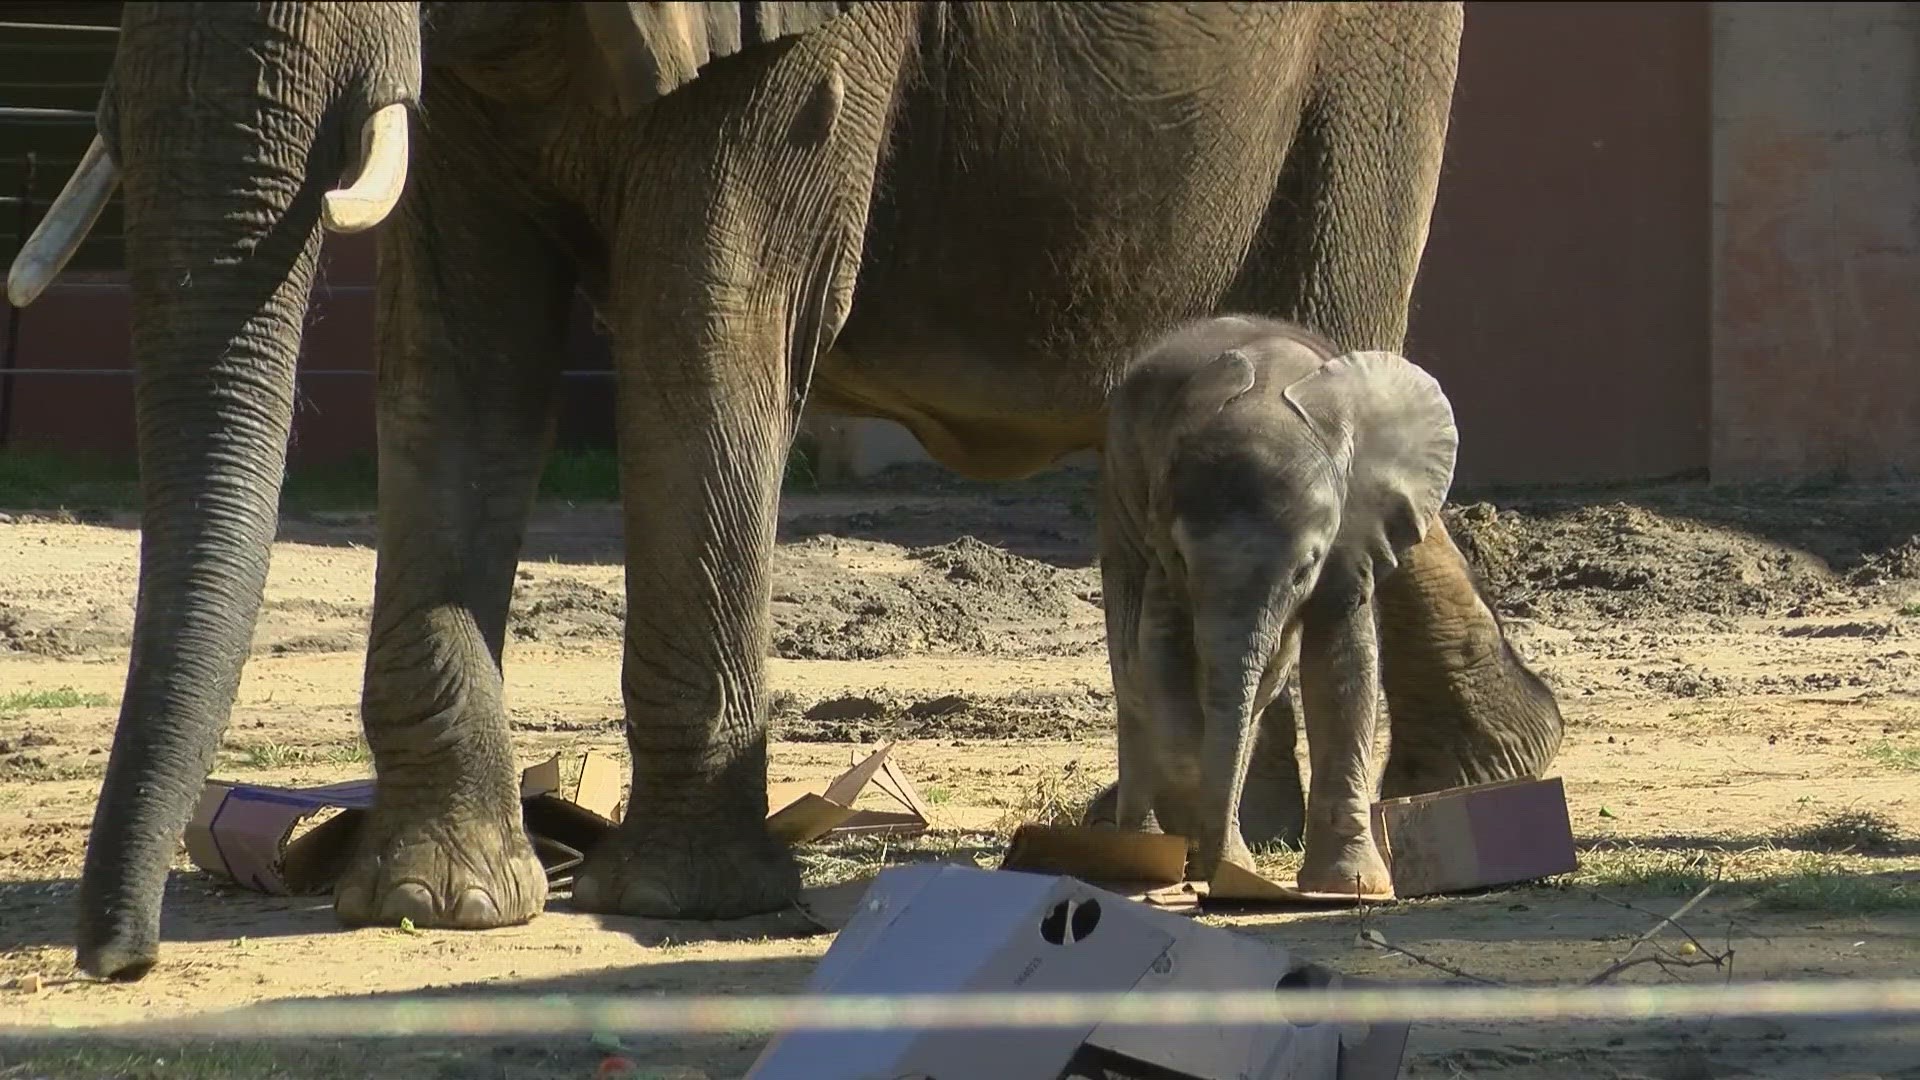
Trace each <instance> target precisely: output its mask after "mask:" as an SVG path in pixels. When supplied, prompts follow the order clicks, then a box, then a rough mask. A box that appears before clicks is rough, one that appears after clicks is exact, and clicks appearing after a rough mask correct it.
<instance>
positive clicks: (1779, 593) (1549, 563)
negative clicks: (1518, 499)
mask: <svg viewBox="0 0 1920 1080" xmlns="http://www.w3.org/2000/svg"><path fill="white" fill-rule="evenodd" d="M1446 519H1447V529H1448V531H1449V532H1451V533H1452V534H1453V537H1454V541H1455V543H1457V544H1458V545H1459V546H1460V548H1461V550H1462V551H1463V552H1465V553H1466V556H1467V559H1468V561H1469V562H1470V563H1472V564H1473V566H1474V569H1475V570H1476V571H1477V572H1478V573H1479V574H1480V575H1481V576H1482V577H1483V578H1484V579H1485V580H1486V583H1487V585H1488V586H1489V587H1490V588H1491V590H1492V592H1493V594H1494V595H1495V596H1496V597H1498V598H1499V602H1500V605H1501V607H1502V608H1503V609H1504V610H1506V611H1507V612H1509V613H1512V614H1515V615H1524V616H1528V617H1540V618H1545V619H1567V618H1573V619H1646V618H1671V617H1677V616H1701V615H1707V616H1713V615H1718V616H1731V615H1770V614H1780V613H1783V612H1786V611H1789V610H1791V609H1795V608H1807V607H1809V606H1810V605H1812V606H1815V607H1830V606H1834V605H1836V604H1839V603H1841V602H1842V601H1844V600H1845V599H1846V598H1845V596H1844V594H1845V592H1846V584H1847V583H1846V582H1845V581H1844V580H1843V579H1842V578H1841V576H1840V575H1838V574H1836V573H1834V572H1833V570H1832V569H1830V568H1829V567H1828V566H1827V564H1826V563H1825V562H1823V561H1822V560H1821V559H1819V558H1817V557H1815V556H1813V555H1812V554H1809V553H1808V552H1807V551H1805V550H1802V549H1798V548H1794V547H1788V546H1786V545H1784V544H1779V543H1775V542H1772V541H1770V540H1767V539H1763V538H1761V537H1759V536H1756V535H1753V534H1750V533H1746V532H1742V531H1736V530H1733V529H1728V528H1723V527H1716V526H1713V525H1708V524H1703V523H1701V522H1698V521H1695V520H1691V519H1688V518H1686V517H1682V516H1678V515H1667V514H1662V513H1658V512H1656V511H1653V510H1650V509H1647V508H1644V507H1639V506H1629V505H1627V504H1624V503H1613V504H1610V505H1604V506H1588V507H1579V508H1572V509H1566V510H1553V511H1547V512H1543V513H1541V512H1537V513H1527V512H1522V511H1516V510H1512V509H1500V508H1496V507H1495V506H1493V505H1491V504H1489V503H1474V504H1471V505H1467V506H1459V507H1450V508H1448V510H1447V513H1446Z"/></svg>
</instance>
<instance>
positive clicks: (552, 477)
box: [0, 440, 814, 513]
mask: <svg viewBox="0 0 1920 1080" xmlns="http://www.w3.org/2000/svg"><path fill="white" fill-rule="evenodd" d="M812 460H813V450H812V447H811V445H810V444H808V443H807V442H806V441H805V440H802V441H801V442H799V443H796V444H795V446H794V448H793V452H792V453H791V454H790V455H789V456H788V460H787V471H786V476H785V482H786V484H787V485H788V486H789V487H812V486H814V468H813V464H812ZM378 488H379V483H378V471H377V469H376V467H375V460H374V456H373V454H371V453H367V454H361V455H358V456H356V457H351V458H346V459H343V460H340V461H335V462H327V463H325V464H318V465H304V466H301V467H300V468H297V469H293V470H290V471H289V472H288V474H287V476H286V477H285V480H284V482H283V483H282V485H281V490H280V507H281V510H282V511H284V512H296V513H305V512H314V511H320V512H326V511H345V510H371V509H373V507H374V502H375V494H376V492H377V491H378ZM540 497H541V498H542V499H546V500H551V501H560V502H573V503H603V502H617V501H618V500H619V498H620V468H619V458H618V455H617V454H616V453H615V452H614V451H612V450H562V451H556V452H554V453H553V454H551V455H549V456H548V459H547V464H546V469H545V471H544V472H543V473H542V474H541V478H540ZM139 508H140V470H139V467H138V465H137V464H136V462H135V461H134V460H133V458H132V457H131V456H128V455H112V454H95V453H77V452H66V451H43V450H8V451H5V452H0V509H6V510H85V511H107V510H137V509H139Z"/></svg>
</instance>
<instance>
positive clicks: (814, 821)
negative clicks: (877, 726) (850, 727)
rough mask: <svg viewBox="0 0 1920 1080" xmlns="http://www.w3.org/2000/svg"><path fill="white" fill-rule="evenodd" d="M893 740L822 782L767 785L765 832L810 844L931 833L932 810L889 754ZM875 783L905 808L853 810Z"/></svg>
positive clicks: (799, 781) (877, 787)
mask: <svg viewBox="0 0 1920 1080" xmlns="http://www.w3.org/2000/svg"><path fill="white" fill-rule="evenodd" d="M892 750H893V744H892V743H890V742H887V743H881V744H880V747H879V749H877V750H875V751H874V752H873V753H871V754H869V755H867V758H866V760H864V761H861V762H860V763H859V764H857V765H854V766H853V767H852V768H850V769H848V770H847V771H846V772H843V773H841V774H840V775H839V776H836V777H834V778H833V779H832V780H831V781H829V782H828V783H826V784H824V785H822V784H820V783H818V782H815V781H811V780H797V781H792V782H789V783H782V784H769V785H768V786H767V806H768V807H769V808H771V807H779V809H777V810H773V811H772V812H771V813H769V814H768V815H767V831H768V832H770V833H772V834H773V835H774V836H775V837H777V838H779V839H781V840H785V841H786V842H787V843H788V844H792V845H795V846H798V845H800V844H809V843H812V842H813V841H815V840H819V839H822V838H824V837H828V836H856V835H867V836H918V835H920V834H921V833H923V832H926V831H927V825H928V820H929V819H930V818H931V817H932V811H930V810H929V809H928V808H927V804H926V803H925V802H922V801H921V799H920V793H919V792H918V791H915V790H914V787H913V782H912V781H910V780H908V779H907V775H906V774H905V773H903V772H901V771H900V767H899V766H898V765H895V764H894V763H893V759H892V758H891V757H890V756H888V755H889V753H890V752H891V751H892ZM868 784H872V785H873V786H874V787H875V788H876V789H878V790H879V791H880V792H881V793H882V794H884V795H887V796H888V797H890V798H891V799H892V800H893V801H894V802H895V803H897V804H899V805H900V806H901V807H903V808H904V809H902V810H855V809H854V808H853V803H854V800H856V799H858V798H859V797H860V793H861V792H862V791H864V790H866V788H867V785H868Z"/></svg>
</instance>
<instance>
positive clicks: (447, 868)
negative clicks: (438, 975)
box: [333, 804, 547, 930]
mask: <svg viewBox="0 0 1920 1080" xmlns="http://www.w3.org/2000/svg"><path fill="white" fill-rule="evenodd" d="M364 830H365V831H364V832H363V833H362V838H361V845H360V851H359V855H358V856H357V857H356V858H355V859H354V861H353V863H352V864H351V865H349V866H348V867H347V871H346V873H345V874H343V875H341V878H340V883H339V885H337V886H336V887H335V888H334V893H333V910H334V914H335V915H336V916H338V917H339V919H340V921H341V922H342V923H344V924H346V925H348V926H393V925H396V924H398V923H399V922H400V920H402V919H407V920H409V921H411V922H412V924H413V925H414V926H418V927H422V928H425V927H438V928H442V929H449V930H488V929H492V928H494V927H497V926H515V925H518V924H520V923H524V922H527V921H529V920H531V919H532V918H533V917H534V916H535V915H538V914H539V913H540V911H541V909H542V908H544V907H545V906H546V903H547V874H546V871H545V870H544V869H543V868H542V867H541V865H540V860H539V858H538V857H536V856H535V855H534V853H533V845H532V844H531V843H529V842H528V840H527V834H526V830H525V828H523V827H522V825H521V821H520V807H519V806H518V805H517V804H516V805H515V806H514V807H513V809H512V811H511V816H508V815H505V814H489V813H482V814H481V815H479V816H477V817H473V818H468V819H463V820H450V819H449V818H448V817H447V816H446V815H445V814H444V813H443V812H440V813H434V812H420V811H413V812H400V811H394V810H381V809H379V808H377V807H376V808H375V809H374V810H372V811H370V812H369V813H368V814H367V820H366V824H365V826H364Z"/></svg>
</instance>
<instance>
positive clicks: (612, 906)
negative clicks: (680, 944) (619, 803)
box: [573, 818, 800, 919]
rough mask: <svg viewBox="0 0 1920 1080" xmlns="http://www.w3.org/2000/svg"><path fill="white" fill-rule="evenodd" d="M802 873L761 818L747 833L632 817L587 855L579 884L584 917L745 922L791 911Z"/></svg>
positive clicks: (577, 899)
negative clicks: (721, 832)
mask: <svg viewBox="0 0 1920 1080" xmlns="http://www.w3.org/2000/svg"><path fill="white" fill-rule="evenodd" d="M799 895H800V869H799V867H798V866H797V865H796V864H795V863H794V861H793V852H792V851H791V850H789V849H788V847H787V846H786V845H785V844H783V843H781V842H779V841H778V840H775V839H774V838H773V837H771V836H768V835H767V833H766V830H765V828H764V826H763V825H762V823H761V822H760V821H758V820H755V821H754V822H753V823H752V827H751V828H750V829H747V830H744V835H734V836H715V835H713V831H712V826H711V825H707V826H705V827H700V826H685V827H678V828H676V827H672V826H669V825H667V824H665V823H647V824H642V823H641V822H639V821H638V820H637V819H634V818H629V819H628V820H627V823H626V824H624V825H623V826H621V828H620V829H619V831H617V832H615V833H614V834H613V835H611V836H609V837H607V838H606V839H605V840H604V841H602V842H601V844H600V846H599V847H598V848H597V849H595V851H594V852H593V854H592V855H591V856H589V857H588V859H587V862H586V865H584V866H582V867H581V868H580V872H579V873H578V874H577V875H576V876H575V877H574V881H573V903H574V906H575V907H578V908H580V909H581V910H583V911H592V912H599V913H601V914H608V915H641V916H645V917H648V918H654V919H743V918H746V917H747V916H749V915H764V914H766V913H767V912H771V911H779V910H781V909H783V908H786V907H789V906H791V905H792V904H793V902H794V901H795V900H796V899H797V898H798V897H799Z"/></svg>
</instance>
